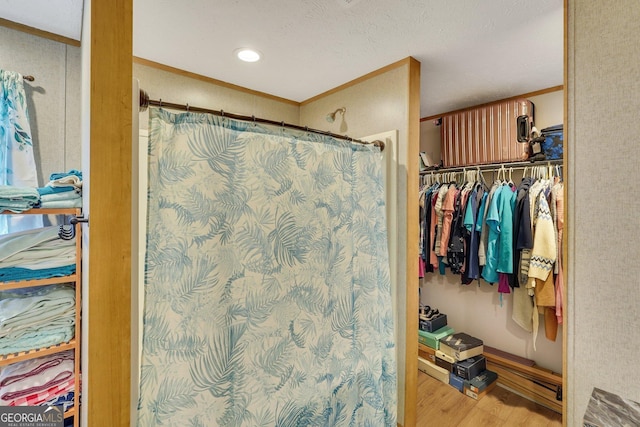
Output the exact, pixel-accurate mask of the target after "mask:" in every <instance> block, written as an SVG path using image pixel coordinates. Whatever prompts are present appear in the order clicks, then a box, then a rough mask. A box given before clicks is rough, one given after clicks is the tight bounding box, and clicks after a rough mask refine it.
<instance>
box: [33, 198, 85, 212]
mask: <svg viewBox="0 0 640 427" xmlns="http://www.w3.org/2000/svg"><path fill="white" fill-rule="evenodd" d="M38 207H39V208H42V209H71V208H81V207H82V197H78V198H77V199H70V200H54V201H51V202H44V203H40V206H38Z"/></svg>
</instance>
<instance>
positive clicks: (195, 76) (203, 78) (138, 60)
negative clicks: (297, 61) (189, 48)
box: [133, 56, 300, 107]
mask: <svg viewBox="0 0 640 427" xmlns="http://www.w3.org/2000/svg"><path fill="white" fill-rule="evenodd" d="M133 62H134V63H136V64H140V65H145V66H147V67H152V68H155V69H158V70H162V71H166V72H169V73H173V74H177V75H179V76H184V77H188V78H190V79H195V80H200V81H202V82H205V83H209V84H213V85H216V86H222V87H226V88H228V89H233V90H237V91H240V92H244V93H248V94H250V95H254V96H260V97H262V98H267V99H271V100H274V101H278V102H283V103H285V104H291V105H295V106H296V107H299V106H300V103H299V102H297V101H293V100H291V99H286V98H281V97H279V96H275V95H271V94H268V93H265V92H260V91H257V90H253V89H249V88H246V87H243V86H238V85H234V84H232V83H227V82H224V81H222V80H217V79H214V78H211V77H207V76H203V75H202V74H197V73H192V72H191V71H186V70H182V69H180V68H174V67H171V66H169V65H165V64H161V63H159V62H154V61H150V60H148V59H144V58H140V57H137V56H134V57H133ZM141 89H144V87H141ZM150 95H151V96H153V94H150ZM177 101H180V100H177ZM180 102H182V101H180Z"/></svg>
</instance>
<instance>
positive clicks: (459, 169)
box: [420, 159, 562, 175]
mask: <svg viewBox="0 0 640 427" xmlns="http://www.w3.org/2000/svg"><path fill="white" fill-rule="evenodd" d="M551 165H554V166H555V165H560V166H562V159H554V160H539V161H536V162H508V163H491V164H485V165H470V166H456V167H451V168H448V167H441V168H438V169H431V170H426V171H420V175H428V174H436V173H448V172H465V171H474V170H481V171H485V170H491V169H501V168H502V167H504V168H505V169H524V168H530V167H534V166H551Z"/></svg>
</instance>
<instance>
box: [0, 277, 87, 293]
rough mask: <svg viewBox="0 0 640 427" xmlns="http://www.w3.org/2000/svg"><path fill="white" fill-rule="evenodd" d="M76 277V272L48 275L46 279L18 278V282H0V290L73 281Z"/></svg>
mask: <svg viewBox="0 0 640 427" xmlns="http://www.w3.org/2000/svg"><path fill="white" fill-rule="evenodd" d="M77 279H78V276H77V274H71V275H69V276H62V277H49V278H47V279H35V280H20V281H18V282H0V291H8V290H10V289H20V288H31V287H34V286H44V285H54V284H57V283H73V282H76V280H77Z"/></svg>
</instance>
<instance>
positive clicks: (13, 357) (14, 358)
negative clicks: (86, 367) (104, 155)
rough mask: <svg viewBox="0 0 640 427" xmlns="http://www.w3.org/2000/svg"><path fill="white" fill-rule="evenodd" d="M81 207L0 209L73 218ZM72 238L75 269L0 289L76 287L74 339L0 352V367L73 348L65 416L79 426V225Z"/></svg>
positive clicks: (1, 286)
mask: <svg viewBox="0 0 640 427" xmlns="http://www.w3.org/2000/svg"><path fill="white" fill-rule="evenodd" d="M81 212H82V210H81V209H79V208H70V209H31V210H28V211H25V212H22V213H19V214H16V213H14V212H9V211H3V212H0V213H1V214H4V215H72V216H75V217H79V216H81ZM74 227H75V239H76V272H75V274H71V275H69V276H63V277H52V278H47V279H37V280H23V281H17V282H13V281H12V282H0V291H8V290H12V289H22V288H30V287H35V286H45V285H54V284H60V283H72V284H74V287H75V305H76V318H75V331H74V338H72V339H71V340H70V341H68V342H66V343H60V344H57V345H52V346H49V347H44V348H39V349H34V350H29V351H23V352H19V353H12V354H5V355H0V367H2V366H6V365H10V364H12V363H17V362H21V361H25V360H30V359H35V358H38V357H43V356H47V355H50V354H55V353H60V352H63V351H67V350H73V352H74V377H75V385H74V399H73V406H72V407H71V408H69V409H68V410H67V411H66V412H65V414H64V417H65V419H68V418H71V417H73V426H74V427H79V425H80V422H79V418H78V417H77V416H76V414H79V413H80V396H81V393H80V389H81V383H82V381H81V372H80V348H81V345H80V336H81V335H80V325H81V320H80V319H81V308H82V284H81V277H82V224H80V223H76V224H75V226H74Z"/></svg>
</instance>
